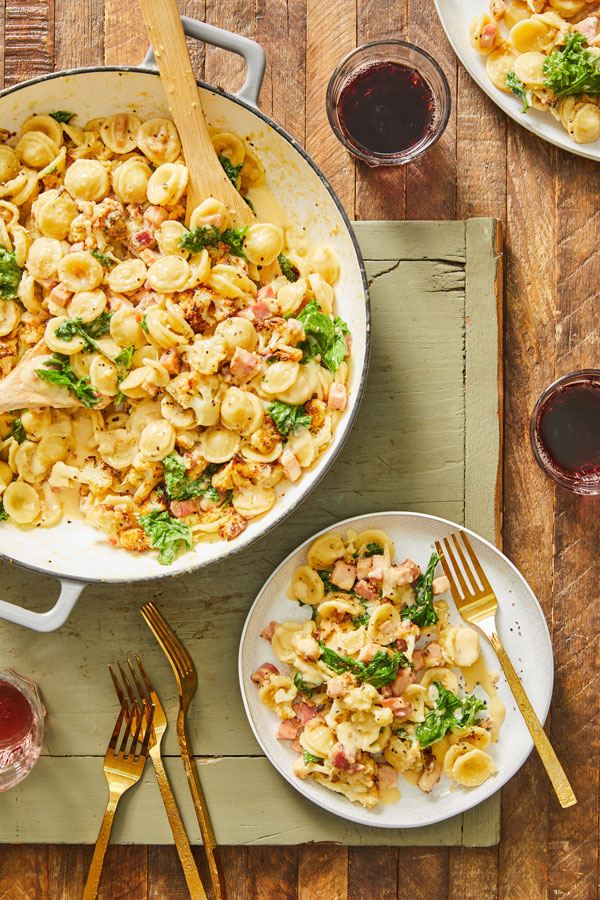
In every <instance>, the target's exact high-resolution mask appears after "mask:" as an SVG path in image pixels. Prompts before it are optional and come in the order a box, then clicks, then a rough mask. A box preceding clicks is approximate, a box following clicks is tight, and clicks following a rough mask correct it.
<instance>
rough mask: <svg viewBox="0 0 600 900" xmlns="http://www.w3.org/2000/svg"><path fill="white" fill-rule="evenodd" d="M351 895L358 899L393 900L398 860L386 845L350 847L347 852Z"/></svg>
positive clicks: (395, 890) (395, 894)
mask: <svg viewBox="0 0 600 900" xmlns="http://www.w3.org/2000/svg"><path fill="white" fill-rule="evenodd" d="M348 884H349V885H350V890H351V896H352V897H360V900H394V898H395V897H396V896H397V892H398V860H397V857H396V855H395V854H394V853H390V850H389V848H387V847H368V848H367V847H352V848H351V849H350V851H349V853H348Z"/></svg>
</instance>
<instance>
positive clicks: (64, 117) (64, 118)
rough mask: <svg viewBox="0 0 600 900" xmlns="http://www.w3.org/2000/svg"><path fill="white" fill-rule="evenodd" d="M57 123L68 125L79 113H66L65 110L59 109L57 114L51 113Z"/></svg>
mask: <svg viewBox="0 0 600 900" xmlns="http://www.w3.org/2000/svg"><path fill="white" fill-rule="evenodd" d="M50 115H51V116H52V118H53V119H56V121H57V122H64V123H65V124H66V125H68V123H69V122H70V121H71V119H73V118H74V117H75V116H76V115H77V113H72V112H66V111H65V110H64V109H57V110H56V112H53V113H50Z"/></svg>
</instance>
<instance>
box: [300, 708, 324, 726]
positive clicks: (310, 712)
mask: <svg viewBox="0 0 600 900" xmlns="http://www.w3.org/2000/svg"><path fill="white" fill-rule="evenodd" d="M318 713H319V711H318V709H317V707H316V706H311V705H310V703H301V704H300V707H299V709H297V710H296V715H297V716H298V718H299V719H300V722H301V724H302V725H306V724H307V722H310V720H311V719H314V717H315V716H316V715H318Z"/></svg>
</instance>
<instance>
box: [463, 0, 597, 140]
mask: <svg viewBox="0 0 600 900" xmlns="http://www.w3.org/2000/svg"><path fill="white" fill-rule="evenodd" d="M595 13H596V10H595V9H592V7H591V5H590V0H510V2H506V3H505V2H490V12H489V13H480V14H478V15H477V16H475V18H474V19H473V21H472V22H471V26H470V30H469V37H470V41H471V46H472V47H473V49H474V50H476V51H477V52H478V53H481V54H483V55H484V56H485V57H486V65H485V69H486V73H487V76H488V78H489V79H490V81H491V82H492V84H493V85H494V87H496V88H498V90H501V91H505V92H509V91H512V92H513V93H514V94H516V95H517V96H518V97H519V98H520V100H521V101H522V103H523V106H522V112H526V111H527V109H528V108H529V107H531V108H532V109H537V110H540V111H543V112H548V113H550V114H551V115H552V116H554V118H555V119H557V120H558V121H559V122H561V124H562V125H563V127H564V128H565V129H566V130H567V131H568V133H569V134H570V136H571V137H572V138H573V140H574V141H575V142H576V143H579V144H588V143H591V142H593V141H595V140H597V138H598V137H600V93H598V92H597V91H596V92H594V91H592V92H591V93H590V94H587V93H585V92H584V91H583V90H582V89H583V87H584V86H587V83H586V85H583V84H582V82H581V77H580V74H579V75H576V74H574V73H581V71H587V69H588V68H589V70H590V71H593V69H595V68H596V63H597V57H598V53H599V52H600V47H599V45H600V27H599V19H598V16H597V15H596V14H595ZM576 57H577V58H578V62H581V64H582V65H581V68H580V67H578V65H577V64H574V61H575V59H576ZM565 61H567V65H566V66H565V65H563V63H564V62H565ZM557 73H558V74H557ZM588 81H589V79H588ZM592 81H593V79H592Z"/></svg>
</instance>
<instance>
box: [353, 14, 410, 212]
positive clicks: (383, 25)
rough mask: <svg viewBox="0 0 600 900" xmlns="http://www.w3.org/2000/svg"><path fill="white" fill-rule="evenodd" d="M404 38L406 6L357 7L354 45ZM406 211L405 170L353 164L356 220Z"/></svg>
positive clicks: (394, 167) (396, 167)
mask: <svg viewBox="0 0 600 900" xmlns="http://www.w3.org/2000/svg"><path fill="white" fill-rule="evenodd" d="M405 37H406V4H405V3H403V2H402V3H399V2H398V0H362V2H359V3H358V5H357V22H356V43H357V44H358V45H360V44H366V43H368V42H370V41H383V40H388V39H396V40H398V39H403V38H405ZM405 210H406V168H405V167H404V166H392V167H388V166H380V167H377V168H373V169H372V168H369V166H367V165H366V164H365V163H363V162H360V161H359V162H357V163H356V202H355V214H356V218H357V219H403V218H404V215H405Z"/></svg>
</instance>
